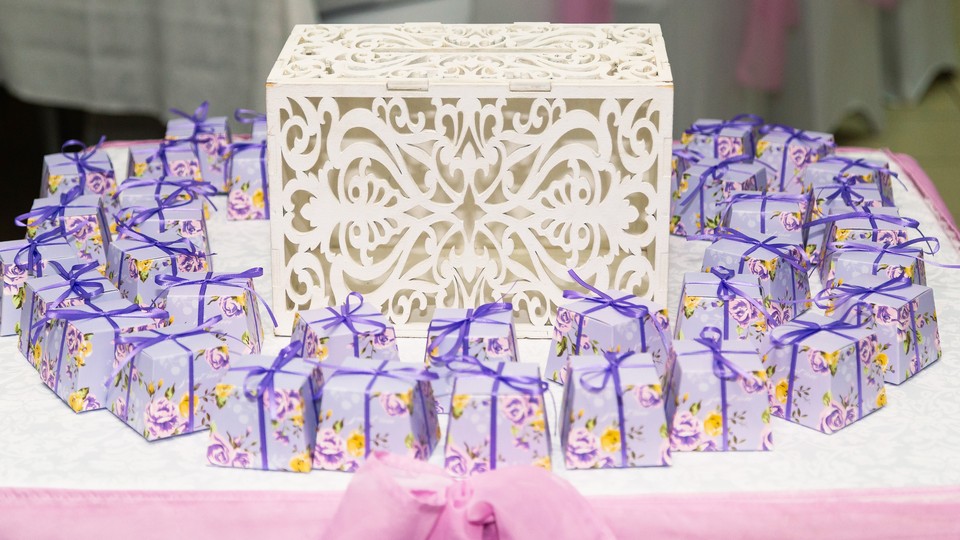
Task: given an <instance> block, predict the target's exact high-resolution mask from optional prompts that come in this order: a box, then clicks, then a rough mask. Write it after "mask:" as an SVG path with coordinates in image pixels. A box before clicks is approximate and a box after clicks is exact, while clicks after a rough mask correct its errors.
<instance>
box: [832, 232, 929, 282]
mask: <svg viewBox="0 0 960 540" xmlns="http://www.w3.org/2000/svg"><path fill="white" fill-rule="evenodd" d="M926 240H927V239H924V238H917V239H914V240H909V241H907V242H904V243H903V244H900V245H896V246H886V245H884V244H880V243H878V242H842V243H839V244H836V245H834V246H832V247H833V249H831V252H830V255H829V256H827V258H826V260H825V261H823V264H821V265H820V267H819V270H820V282H821V283H827V282H828V281H831V280H843V281H845V282H853V283H858V282H859V281H860V279H861V278H862V277H864V276H881V277H884V276H885V277H887V278H898V277H902V276H906V277H907V278H908V279H910V281H912V282H913V283H916V284H917V285H926V284H927V273H926V267H925V266H924V258H923V254H924V250H923V249H922V248H921V247H920V246H917V245H916V244H917V243H922V242H925V241H926ZM931 240H932V239H931Z"/></svg>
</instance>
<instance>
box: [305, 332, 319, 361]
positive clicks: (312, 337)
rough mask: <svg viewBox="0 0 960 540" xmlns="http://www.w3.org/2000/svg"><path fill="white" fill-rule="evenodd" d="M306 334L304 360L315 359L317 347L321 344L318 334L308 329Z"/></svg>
mask: <svg viewBox="0 0 960 540" xmlns="http://www.w3.org/2000/svg"><path fill="white" fill-rule="evenodd" d="M305 334H306V335H305V336H304V340H303V356H304V358H313V357H314V356H315V355H316V354H317V345H318V344H319V341H318V339H317V333H316V332H313V331H311V330H310V329H309V328H308V329H307V331H306V332H305Z"/></svg>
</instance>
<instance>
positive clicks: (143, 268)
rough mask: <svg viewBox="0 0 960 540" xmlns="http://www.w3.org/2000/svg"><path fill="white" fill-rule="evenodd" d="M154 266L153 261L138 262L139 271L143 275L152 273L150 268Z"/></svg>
mask: <svg viewBox="0 0 960 540" xmlns="http://www.w3.org/2000/svg"><path fill="white" fill-rule="evenodd" d="M152 264H153V261H152V260H151V259H147V260H145V261H137V271H138V272H140V274H141V275H142V274H146V273H148V272H149V271H150V266H151V265H152Z"/></svg>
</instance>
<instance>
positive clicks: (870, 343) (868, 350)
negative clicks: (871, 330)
mask: <svg viewBox="0 0 960 540" xmlns="http://www.w3.org/2000/svg"><path fill="white" fill-rule="evenodd" d="M874 339H875V338H874V336H870V337H869V338H866V339H862V340H860V342H859V343H858V344H857V349H859V351H858V352H859V354H860V358H859V360H860V363H861V364H863V365H865V366H869V365H870V364H872V363H873V360H874V350H875V346H876V343H874Z"/></svg>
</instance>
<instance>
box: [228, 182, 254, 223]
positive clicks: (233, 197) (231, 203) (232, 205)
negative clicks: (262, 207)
mask: <svg viewBox="0 0 960 540" xmlns="http://www.w3.org/2000/svg"><path fill="white" fill-rule="evenodd" d="M252 207H253V203H252V201H251V200H250V197H249V196H248V195H247V194H246V193H244V192H242V191H240V190H239V189H234V190H231V191H230V195H229V196H228V197H227V213H228V214H229V216H230V217H232V218H234V219H246V218H247V217H248V216H249V214H250V211H251V209H252Z"/></svg>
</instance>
